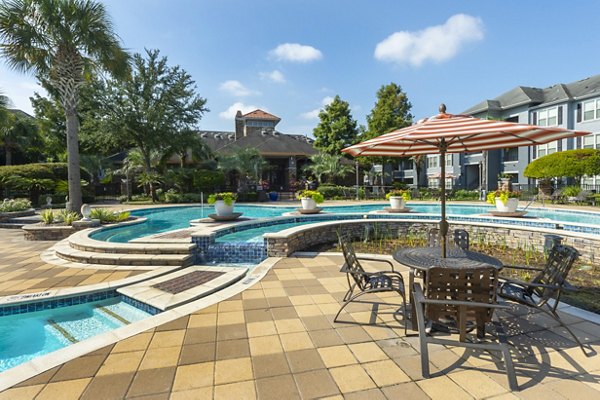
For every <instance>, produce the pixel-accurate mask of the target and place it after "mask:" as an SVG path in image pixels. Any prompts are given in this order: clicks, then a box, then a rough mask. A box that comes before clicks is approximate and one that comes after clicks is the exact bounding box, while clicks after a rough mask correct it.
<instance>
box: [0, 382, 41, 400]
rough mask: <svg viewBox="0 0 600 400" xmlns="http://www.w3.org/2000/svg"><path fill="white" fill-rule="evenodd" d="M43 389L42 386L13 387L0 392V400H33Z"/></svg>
mask: <svg viewBox="0 0 600 400" xmlns="http://www.w3.org/2000/svg"><path fill="white" fill-rule="evenodd" d="M43 388H44V385H32V386H25V387H15V388H12V389H8V390H5V391H3V392H0V400H30V399H33V398H34V397H35V396H36V395H37V394H38V393H39V392H40V391H41V390H42V389H43Z"/></svg>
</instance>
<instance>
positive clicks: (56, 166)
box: [0, 163, 90, 181]
mask: <svg viewBox="0 0 600 400" xmlns="http://www.w3.org/2000/svg"><path fill="white" fill-rule="evenodd" d="M67 171H68V167H67V163H34V164H22V165H6V166H0V181H1V180H2V179H3V178H8V177H11V176H15V175H19V176H22V177H23V178H30V179H32V178H34V179H52V180H54V181H59V180H66V179H68V172H67ZM81 179H85V180H86V181H89V180H90V174H89V173H88V172H87V171H86V170H85V169H83V168H81Z"/></svg>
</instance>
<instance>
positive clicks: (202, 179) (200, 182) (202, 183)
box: [192, 169, 225, 193]
mask: <svg viewBox="0 0 600 400" xmlns="http://www.w3.org/2000/svg"><path fill="white" fill-rule="evenodd" d="M224 184H225V174H224V173H223V171H211V170H208V169H199V170H197V171H194V173H193V174H192V186H193V189H194V191H195V192H198V193H200V192H204V193H208V192H214V191H216V190H218V189H219V188H221V187H222V186H223V185H224Z"/></svg>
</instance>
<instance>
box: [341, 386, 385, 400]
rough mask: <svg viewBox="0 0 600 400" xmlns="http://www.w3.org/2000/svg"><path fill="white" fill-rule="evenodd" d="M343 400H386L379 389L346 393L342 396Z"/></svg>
mask: <svg viewBox="0 0 600 400" xmlns="http://www.w3.org/2000/svg"><path fill="white" fill-rule="evenodd" d="M344 400H386V397H385V395H384V394H383V392H382V391H381V390H379V389H368V390H361V391H358V392H352V393H346V394H344Z"/></svg>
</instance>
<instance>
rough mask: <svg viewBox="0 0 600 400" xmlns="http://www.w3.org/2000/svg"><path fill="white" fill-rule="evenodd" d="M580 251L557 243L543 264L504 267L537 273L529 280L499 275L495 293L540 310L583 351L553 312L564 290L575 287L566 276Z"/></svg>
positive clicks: (575, 337) (574, 337)
mask: <svg viewBox="0 0 600 400" xmlns="http://www.w3.org/2000/svg"><path fill="white" fill-rule="evenodd" d="M577 257H579V252H578V251H577V250H576V249H575V248H573V247H571V246H567V245H562V244H557V245H555V246H554V247H552V249H551V250H550V254H549V255H548V260H547V261H546V266H545V267H544V268H533V267H524V266H505V267H504V268H514V269H518V270H530V271H538V274H537V275H536V276H534V277H533V279H532V280H531V281H529V282H524V281H520V280H517V279H511V278H501V284H500V288H499V290H498V296H500V297H502V298H503V299H506V300H510V301H514V302H516V303H518V304H522V305H525V306H528V307H531V308H535V309H536V310H539V311H542V312H544V313H545V314H547V315H549V316H550V317H552V318H553V319H554V320H555V321H556V322H558V323H559V324H560V326H562V327H563V328H565V330H566V331H567V332H569V334H570V335H571V336H572V337H573V339H574V340H575V342H576V343H577V344H578V345H579V347H580V348H581V350H582V351H583V353H584V354H586V355H588V354H587V353H586V352H585V348H584V346H583V344H582V343H581V341H580V340H579V339H578V338H577V336H575V334H574V333H573V331H571V329H569V327H568V326H567V325H566V324H565V323H564V322H563V321H562V320H561V319H560V316H559V315H558V313H557V312H556V309H557V307H558V304H559V302H560V296H561V294H562V291H563V290H572V291H574V290H576V288H574V287H573V286H571V285H570V284H569V283H568V282H567V275H568V274H569V270H570V269H571V267H572V266H573V263H574V262H575V260H577Z"/></svg>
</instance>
